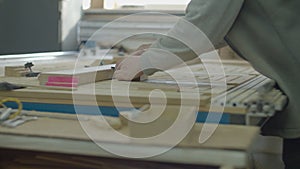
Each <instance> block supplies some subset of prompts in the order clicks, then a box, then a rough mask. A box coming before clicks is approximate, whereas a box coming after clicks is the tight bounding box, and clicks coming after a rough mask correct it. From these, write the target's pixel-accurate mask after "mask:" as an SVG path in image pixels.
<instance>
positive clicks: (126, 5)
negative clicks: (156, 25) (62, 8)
mask: <svg viewBox="0 0 300 169" xmlns="http://www.w3.org/2000/svg"><path fill="white" fill-rule="evenodd" d="M190 1H191V0H176V1H174V0H84V1H83V9H88V8H90V7H91V4H93V3H94V4H98V5H96V6H97V7H96V8H100V7H99V6H100V5H99V4H101V8H104V9H128V10H134V9H144V10H184V9H185V8H186V6H187V4H188V3H189V2H190ZM92 6H93V5H92ZM93 8H95V7H93Z"/></svg>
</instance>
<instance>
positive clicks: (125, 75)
mask: <svg viewBox="0 0 300 169" xmlns="http://www.w3.org/2000/svg"><path fill="white" fill-rule="evenodd" d="M142 75H143V72H136V73H133V72H127V71H124V70H117V71H116V72H115V73H114V78H116V79H118V80H120V81H131V80H133V79H137V78H139V77H141V76H142Z"/></svg>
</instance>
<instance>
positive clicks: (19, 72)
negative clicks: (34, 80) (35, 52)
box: [4, 66, 27, 77]
mask: <svg viewBox="0 0 300 169" xmlns="http://www.w3.org/2000/svg"><path fill="white" fill-rule="evenodd" d="M4 71H5V76H6V77H24V76H25V74H26V73H27V71H26V70H25V68H24V66H5V68H4Z"/></svg>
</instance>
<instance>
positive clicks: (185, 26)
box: [116, 0, 243, 80]
mask: <svg viewBox="0 0 300 169" xmlns="http://www.w3.org/2000/svg"><path fill="white" fill-rule="evenodd" d="M242 4H243V0H192V1H191V2H190V4H189V5H188V7H187V10H186V16H185V17H183V19H180V20H179V22H178V23H177V24H176V25H175V26H174V28H172V30H170V32H169V33H168V35H167V36H165V37H162V38H160V39H159V40H158V41H157V42H155V43H154V44H153V45H152V46H151V47H150V49H149V50H147V51H146V52H144V53H143V54H142V55H141V56H140V57H139V56H135V57H132V58H128V59H125V60H124V62H123V63H121V64H120V66H119V68H118V70H117V72H116V78H118V79H119V80H130V79H128V78H127V77H133V76H135V75H137V76H138V71H141V70H142V71H143V72H144V73H145V74H147V75H151V74H153V73H154V72H156V71H157V70H166V69H169V68H171V67H173V66H175V65H178V64H180V63H182V62H183V61H188V60H192V59H194V58H196V57H197V56H199V55H200V54H202V53H205V52H208V51H210V50H213V48H212V47H215V48H218V47H221V46H222V44H224V43H223V42H224V37H225V36H226V34H227V32H228V31H229V30H230V28H231V26H232V24H233V23H234V21H235V19H236V17H237V15H238V13H239V11H240V9H241V7H242ZM189 23H191V24H189ZM191 25H192V26H191ZM201 32H203V33H201ZM203 34H205V35H206V37H207V38H208V39H209V40H210V42H211V43H212V45H210V44H208V40H207V39H206V38H205V37H204V36H203ZM139 74H140V73H139ZM128 75H129V76H128Z"/></svg>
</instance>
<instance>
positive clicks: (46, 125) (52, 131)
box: [0, 114, 259, 151]
mask: <svg viewBox="0 0 300 169" xmlns="http://www.w3.org/2000/svg"><path fill="white" fill-rule="evenodd" d="M58 116H59V114H57V115H55V118H43V117H40V118H39V119H38V120H36V121H31V122H28V123H25V124H23V125H21V126H19V127H17V128H13V129H11V128H5V127H0V133H2V134H15V135H26V136H40V137H47V138H65V139H75V140H90V138H89V137H88V136H87V134H86V133H85V132H84V130H83V129H82V127H81V125H80V124H79V122H78V121H77V120H73V119H69V118H70V117H72V116H74V117H73V118H76V115H68V119H63V118H65V117H66V116H65V115H62V119H59V118H57V117H58ZM80 118H82V119H83V120H82V121H81V123H82V124H83V125H84V126H85V127H87V128H85V130H88V131H89V134H91V133H93V134H95V133H98V134H97V135H93V138H94V139H95V140H97V141H100V142H109V143H122V144H147V145H149V144H152V145H157V146H163V145H166V143H165V142H156V143H147V142H136V141H135V142H134V143H133V142H132V141H131V140H130V139H128V140H122V141H121V140H116V138H115V137H114V136H113V135H112V134H111V133H112V129H110V128H107V127H106V126H105V125H104V123H105V122H104V121H103V120H102V119H101V118H100V117H99V116H80ZM86 119H87V120H86ZM107 120H109V121H110V122H109V123H115V122H116V121H118V120H117V119H116V118H107ZM202 126H203V125H202V124H196V125H195V127H194V128H193V129H192V131H191V132H190V134H189V136H188V137H187V139H185V140H183V141H182V142H181V143H180V144H179V145H178V146H179V147H197V148H203V149H227V150H242V151H246V150H248V149H250V148H251V146H252V142H253V141H254V139H255V138H256V137H257V136H258V132H259V128H258V127H248V126H236V125H219V127H218V128H217V130H216V131H215V133H214V134H213V135H212V137H211V138H210V139H209V140H208V141H207V142H205V143H204V144H199V143H198V142H197V141H198V137H199V134H200V131H201V129H202ZM119 131H120V132H122V133H123V134H124V133H128V131H127V128H126V127H122V128H121V129H119Z"/></svg>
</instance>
